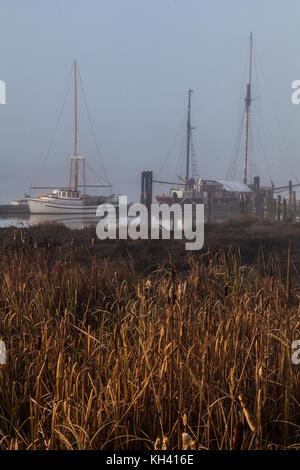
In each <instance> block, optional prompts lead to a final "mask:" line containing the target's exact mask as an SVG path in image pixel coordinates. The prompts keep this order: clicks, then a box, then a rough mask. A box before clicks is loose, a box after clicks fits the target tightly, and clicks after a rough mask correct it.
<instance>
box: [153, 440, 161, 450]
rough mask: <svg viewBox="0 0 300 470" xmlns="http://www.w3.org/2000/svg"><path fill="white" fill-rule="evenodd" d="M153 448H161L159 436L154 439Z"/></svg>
mask: <svg viewBox="0 0 300 470" xmlns="http://www.w3.org/2000/svg"><path fill="white" fill-rule="evenodd" d="M154 450H161V439H160V437H157V438H156V441H155V443H154Z"/></svg>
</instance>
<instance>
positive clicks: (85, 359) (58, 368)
mask: <svg viewBox="0 0 300 470" xmlns="http://www.w3.org/2000/svg"><path fill="white" fill-rule="evenodd" d="M299 235H300V228H299V227H298V225H288V224H286V225H285V224H268V223H265V224H261V223H257V222H256V221H254V220H252V219H241V220H239V221H230V222H229V223H227V224H223V225H209V226H207V228H206V242H205V247H204V249H203V250H201V251H200V252H198V253H187V252H185V250H184V243H183V242H178V241H170V242H168V241H153V242H151V241H137V242H130V241H124V242H118V241H106V242H101V241H99V240H97V239H96V237H95V231H94V230H93V229H90V230H84V231H74V232H71V231H69V230H68V229H66V228H63V227H60V226H48V227H35V228H33V229H22V230H21V229H18V230H16V229H13V228H8V229H2V230H1V231H0V273H1V274H0V276H1V277H0V279H1V288H0V289H1V290H0V315H1V316H0V337H2V339H4V341H5V343H6V346H7V350H8V354H7V364H6V365H5V366H0V448H1V449H15V448H18V449H153V448H154V446H155V441H156V439H157V438H159V439H160V440H161V442H162V441H164V445H165V446H166V447H168V448H169V449H172V448H176V449H177V448H179V449H181V448H182V445H183V443H182V437H184V440H185V445H187V444H186V441H189V440H191V441H192V443H189V445H191V446H192V447H193V448H199V449H233V448H242V449H262V448H264V449H266V448H270V449H287V448H300V408H299V403H300V365H294V364H293V363H292V362H291V354H292V349H291V343H292V342H293V341H294V340H296V339H300V320H299V318H300V315H299V276H298V270H299V268H300V264H299V259H300V258H299V253H300V237H299ZM187 435H188V436H189V437H188V436H187ZM161 445H162V444H159V443H158V442H157V443H156V446H158V447H160V446H161Z"/></svg>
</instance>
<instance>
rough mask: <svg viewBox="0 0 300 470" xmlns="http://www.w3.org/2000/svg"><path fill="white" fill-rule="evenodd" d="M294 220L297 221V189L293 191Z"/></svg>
mask: <svg viewBox="0 0 300 470" xmlns="http://www.w3.org/2000/svg"><path fill="white" fill-rule="evenodd" d="M292 210H293V220H294V221H296V218H297V200H296V191H293V209H292Z"/></svg>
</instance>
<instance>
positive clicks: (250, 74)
mask: <svg viewBox="0 0 300 470" xmlns="http://www.w3.org/2000/svg"><path fill="white" fill-rule="evenodd" d="M252 48H253V39H252V32H251V33H250V60H249V83H248V84H247V94H246V98H245V103H246V124H245V144H244V179H243V183H244V184H247V167H248V139H249V112H250V105H251V102H252V99H251V80H252Z"/></svg>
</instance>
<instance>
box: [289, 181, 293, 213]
mask: <svg viewBox="0 0 300 470" xmlns="http://www.w3.org/2000/svg"><path fill="white" fill-rule="evenodd" d="M292 205H293V182H292V181H289V212H290V214H289V216H290V215H291V212H292Z"/></svg>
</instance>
